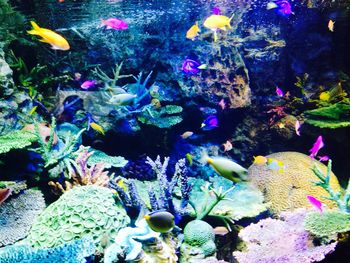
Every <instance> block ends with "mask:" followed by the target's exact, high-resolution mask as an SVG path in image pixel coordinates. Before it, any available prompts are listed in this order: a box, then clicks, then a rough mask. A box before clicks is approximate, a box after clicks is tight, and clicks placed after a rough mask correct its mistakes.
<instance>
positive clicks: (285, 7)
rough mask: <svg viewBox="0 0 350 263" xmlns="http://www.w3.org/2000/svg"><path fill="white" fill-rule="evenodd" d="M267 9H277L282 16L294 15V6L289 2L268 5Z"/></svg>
mask: <svg viewBox="0 0 350 263" xmlns="http://www.w3.org/2000/svg"><path fill="white" fill-rule="evenodd" d="M267 9H268V10H269V9H275V10H276V11H277V13H278V14H280V15H282V16H289V15H291V14H293V11H292V6H291V4H290V3H289V1H288V0H278V1H274V2H270V3H268V4H267Z"/></svg>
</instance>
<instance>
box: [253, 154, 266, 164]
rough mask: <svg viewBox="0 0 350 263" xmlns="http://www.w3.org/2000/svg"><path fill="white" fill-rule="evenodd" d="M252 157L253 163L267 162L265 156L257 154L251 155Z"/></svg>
mask: <svg viewBox="0 0 350 263" xmlns="http://www.w3.org/2000/svg"><path fill="white" fill-rule="evenodd" d="M253 158H254V162H253V164H265V163H267V158H266V157H265V156H262V155H258V156H253Z"/></svg>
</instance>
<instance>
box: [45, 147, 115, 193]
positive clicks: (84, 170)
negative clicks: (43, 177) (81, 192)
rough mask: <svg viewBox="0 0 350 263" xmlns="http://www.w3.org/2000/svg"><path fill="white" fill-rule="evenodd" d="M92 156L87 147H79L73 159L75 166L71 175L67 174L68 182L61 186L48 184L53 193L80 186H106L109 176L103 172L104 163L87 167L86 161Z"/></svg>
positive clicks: (53, 183)
mask: <svg viewBox="0 0 350 263" xmlns="http://www.w3.org/2000/svg"><path fill="white" fill-rule="evenodd" d="M93 154H94V152H93V151H92V152H89V149H88V147H84V146H80V152H79V154H78V157H77V158H76V159H75V163H76V164H77V166H76V167H74V170H73V171H72V174H69V178H70V180H69V181H68V180H66V181H64V184H63V185H62V184H60V183H59V182H52V181H50V182H49V185H50V186H52V187H53V188H54V192H55V193H57V194H61V193H64V192H65V191H68V190H70V189H72V188H73V187H76V186H82V185H97V186H107V185H108V183H109V176H108V172H107V171H104V163H97V164H94V165H91V166H90V167H89V166H88V159H89V158H90V157H91V156H92V155H93ZM111 176H112V175H111Z"/></svg>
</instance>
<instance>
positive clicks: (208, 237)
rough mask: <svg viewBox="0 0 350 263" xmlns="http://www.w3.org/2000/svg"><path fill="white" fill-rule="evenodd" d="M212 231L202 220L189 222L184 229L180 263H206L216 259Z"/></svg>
mask: <svg viewBox="0 0 350 263" xmlns="http://www.w3.org/2000/svg"><path fill="white" fill-rule="evenodd" d="M214 240H215V234H214V229H213V228H212V227H211V225H209V224H208V223H206V222H204V221H202V220H193V221H191V222H189V223H188V224H187V225H186V227H185V229H184V242H183V243H182V244H181V262H188V263H195V262H207V261H208V260H213V259H216V258H215V255H216V245H215V242H214Z"/></svg>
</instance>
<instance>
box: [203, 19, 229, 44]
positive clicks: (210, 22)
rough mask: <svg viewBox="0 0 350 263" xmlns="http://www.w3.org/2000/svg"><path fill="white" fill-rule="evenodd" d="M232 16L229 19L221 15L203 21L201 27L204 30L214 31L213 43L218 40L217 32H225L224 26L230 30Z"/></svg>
mask: <svg viewBox="0 0 350 263" xmlns="http://www.w3.org/2000/svg"><path fill="white" fill-rule="evenodd" d="M233 16H234V14H233V15H232V16H231V17H227V16H222V15H211V16H209V17H208V18H207V19H205V21H204V23H203V25H204V26H205V27H206V28H209V29H211V30H212V31H214V41H215V42H216V41H217V40H218V36H217V30H218V29H220V30H226V26H227V27H228V28H232V27H231V25H230V23H231V20H232V18H233Z"/></svg>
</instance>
